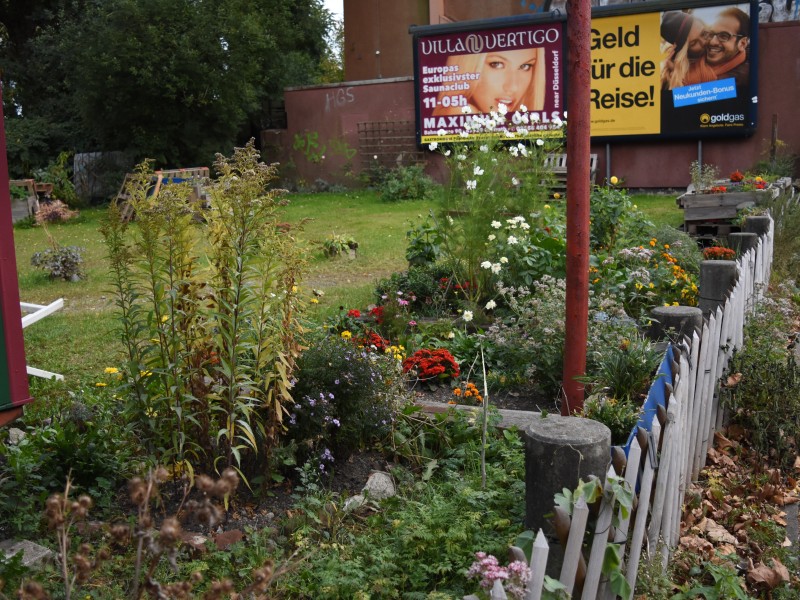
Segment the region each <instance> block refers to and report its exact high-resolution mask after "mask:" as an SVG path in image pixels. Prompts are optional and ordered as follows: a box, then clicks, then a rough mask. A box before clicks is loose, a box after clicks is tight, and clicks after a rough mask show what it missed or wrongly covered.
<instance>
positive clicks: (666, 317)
mask: <svg viewBox="0 0 800 600" xmlns="http://www.w3.org/2000/svg"><path fill="white" fill-rule="evenodd" d="M650 318H651V319H652V321H651V322H650V327H649V329H648V330H647V337H648V338H649V339H650V340H652V341H654V342H658V341H662V340H670V341H672V342H678V341H680V340H681V339H682V338H683V337H684V336H686V337H688V338H689V339H691V337H692V333H694V332H695V331H696V332H697V334H698V335H700V332H701V331H702V329H703V311H702V310H701V309H699V308H698V307H696V306H657V307H655V308H654V309H653V310H652V311H651V312H650Z"/></svg>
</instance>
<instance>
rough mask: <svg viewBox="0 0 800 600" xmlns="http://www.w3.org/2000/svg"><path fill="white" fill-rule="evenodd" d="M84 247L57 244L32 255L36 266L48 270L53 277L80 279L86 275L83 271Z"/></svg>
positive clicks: (66, 279) (32, 262)
mask: <svg viewBox="0 0 800 600" xmlns="http://www.w3.org/2000/svg"><path fill="white" fill-rule="evenodd" d="M83 251H84V248H79V247H78V246H55V247H53V248H48V249H47V250H42V251H41V252H36V253H35V254H34V255H33V256H31V264H32V265H33V266H34V267H37V268H39V269H43V270H45V271H47V274H48V275H49V276H50V278H51V279H63V280H64V281H79V280H81V279H83V278H84V277H86V273H85V272H84V271H83V255H82V252H83Z"/></svg>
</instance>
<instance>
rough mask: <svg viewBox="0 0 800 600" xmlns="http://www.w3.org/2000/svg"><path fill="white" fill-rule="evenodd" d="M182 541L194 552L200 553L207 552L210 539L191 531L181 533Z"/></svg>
mask: <svg viewBox="0 0 800 600" xmlns="http://www.w3.org/2000/svg"><path fill="white" fill-rule="evenodd" d="M181 541H183V543H184V544H186V545H187V546H189V547H190V548H191V549H192V550H194V551H195V552H198V553H203V552H205V551H206V542H207V541H208V538H207V537H206V536H204V535H201V534H199V533H192V532H191V531H183V532H181Z"/></svg>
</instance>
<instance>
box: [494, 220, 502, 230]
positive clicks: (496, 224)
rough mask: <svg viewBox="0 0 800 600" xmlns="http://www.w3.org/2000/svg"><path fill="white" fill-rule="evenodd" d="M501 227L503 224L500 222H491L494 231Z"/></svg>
mask: <svg viewBox="0 0 800 600" xmlns="http://www.w3.org/2000/svg"><path fill="white" fill-rule="evenodd" d="M502 226H503V224H502V223H501V222H500V221H492V227H494V228H495V229H500V228H501V227H502Z"/></svg>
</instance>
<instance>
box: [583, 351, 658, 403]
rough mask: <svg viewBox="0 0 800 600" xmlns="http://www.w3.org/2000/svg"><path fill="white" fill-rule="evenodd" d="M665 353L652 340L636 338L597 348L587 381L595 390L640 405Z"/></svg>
mask: <svg viewBox="0 0 800 600" xmlns="http://www.w3.org/2000/svg"><path fill="white" fill-rule="evenodd" d="M660 362H661V352H659V350H658V349H657V348H656V346H655V345H654V344H653V343H652V342H650V341H649V340H647V339H645V338H643V337H641V336H639V335H634V336H632V337H630V338H623V339H622V340H620V341H619V343H618V344H616V345H612V346H608V347H604V348H599V349H595V351H594V352H593V360H592V369H591V375H589V376H587V378H586V379H587V382H588V383H589V384H590V385H591V387H592V389H593V390H595V391H602V393H603V394H605V395H606V396H608V397H610V398H615V399H617V400H620V401H626V402H639V401H640V400H641V396H643V395H644V394H646V393H647V390H648V388H649V387H650V383H651V382H652V380H653V374H654V373H655V371H656V369H657V368H658V365H659V363H660Z"/></svg>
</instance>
